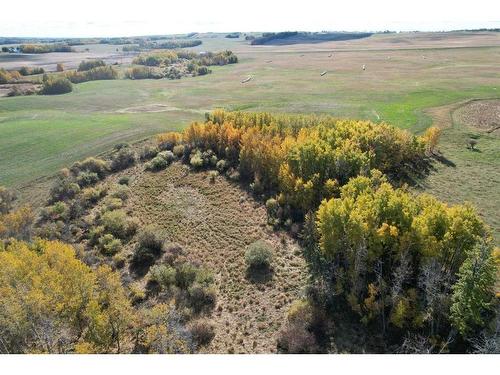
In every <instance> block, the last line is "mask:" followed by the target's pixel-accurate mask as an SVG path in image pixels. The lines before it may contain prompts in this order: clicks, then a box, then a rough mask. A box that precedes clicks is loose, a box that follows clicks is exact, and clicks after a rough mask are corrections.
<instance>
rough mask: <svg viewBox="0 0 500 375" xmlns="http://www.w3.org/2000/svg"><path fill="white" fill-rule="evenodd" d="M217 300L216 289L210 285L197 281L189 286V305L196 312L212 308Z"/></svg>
mask: <svg viewBox="0 0 500 375" xmlns="http://www.w3.org/2000/svg"><path fill="white" fill-rule="evenodd" d="M216 300H217V297H216V293H215V290H214V289H212V288H210V287H206V286H202V285H199V284H197V283H196V284H194V285H193V286H191V287H190V288H189V305H190V307H191V308H192V309H193V312H194V313H195V314H200V313H203V312H208V311H210V310H212V309H213V308H214V307H215V303H216Z"/></svg>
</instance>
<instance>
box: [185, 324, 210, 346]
mask: <svg viewBox="0 0 500 375" xmlns="http://www.w3.org/2000/svg"><path fill="white" fill-rule="evenodd" d="M189 332H190V333H191V337H192V339H193V341H194V343H195V344H196V346H197V347H200V346H206V345H208V344H210V342H211V341H212V340H213V338H214V337H215V330H214V326H213V325H212V324H210V323H209V322H208V321H205V320H198V321H196V322H193V323H191V324H190V326H189Z"/></svg>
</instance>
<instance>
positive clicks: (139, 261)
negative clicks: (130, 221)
mask: <svg viewBox="0 0 500 375" xmlns="http://www.w3.org/2000/svg"><path fill="white" fill-rule="evenodd" d="M162 248H163V239H162V238H161V237H160V236H159V235H158V233H157V231H156V230H155V229H154V228H153V227H151V226H147V227H145V228H144V229H142V230H141V232H140V233H139V236H138V238H137V246H136V248H135V251H134V256H133V259H132V262H133V264H134V265H135V266H136V267H140V268H142V267H149V266H151V265H152V264H153V263H154V262H155V260H156V258H158V257H159V256H160V254H161V251H162Z"/></svg>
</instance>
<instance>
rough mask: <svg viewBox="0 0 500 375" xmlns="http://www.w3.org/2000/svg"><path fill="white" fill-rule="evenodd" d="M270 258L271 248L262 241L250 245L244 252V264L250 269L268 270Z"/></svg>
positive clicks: (271, 256) (271, 254)
mask: <svg viewBox="0 0 500 375" xmlns="http://www.w3.org/2000/svg"><path fill="white" fill-rule="evenodd" d="M272 258H273V251H272V248H271V246H270V245H269V244H267V243H266V242H264V241H262V240H259V241H256V242H254V243H252V244H251V245H250V246H248V249H247V251H246V252H245V262H246V264H247V266H248V267H249V268H250V269H266V268H269V266H270V265H271V261H272Z"/></svg>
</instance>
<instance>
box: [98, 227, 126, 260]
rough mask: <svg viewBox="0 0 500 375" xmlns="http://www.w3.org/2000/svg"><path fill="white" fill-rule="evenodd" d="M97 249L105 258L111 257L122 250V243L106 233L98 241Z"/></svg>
mask: <svg viewBox="0 0 500 375" xmlns="http://www.w3.org/2000/svg"><path fill="white" fill-rule="evenodd" d="M98 247H99V250H101V252H102V253H103V254H104V255H106V256H113V255H115V254H117V253H118V252H120V250H121V249H122V242H121V241H120V239H118V238H115V237H114V236H113V235H112V234H111V233H106V234H104V235H103V236H102V237H100V238H99V240H98Z"/></svg>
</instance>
